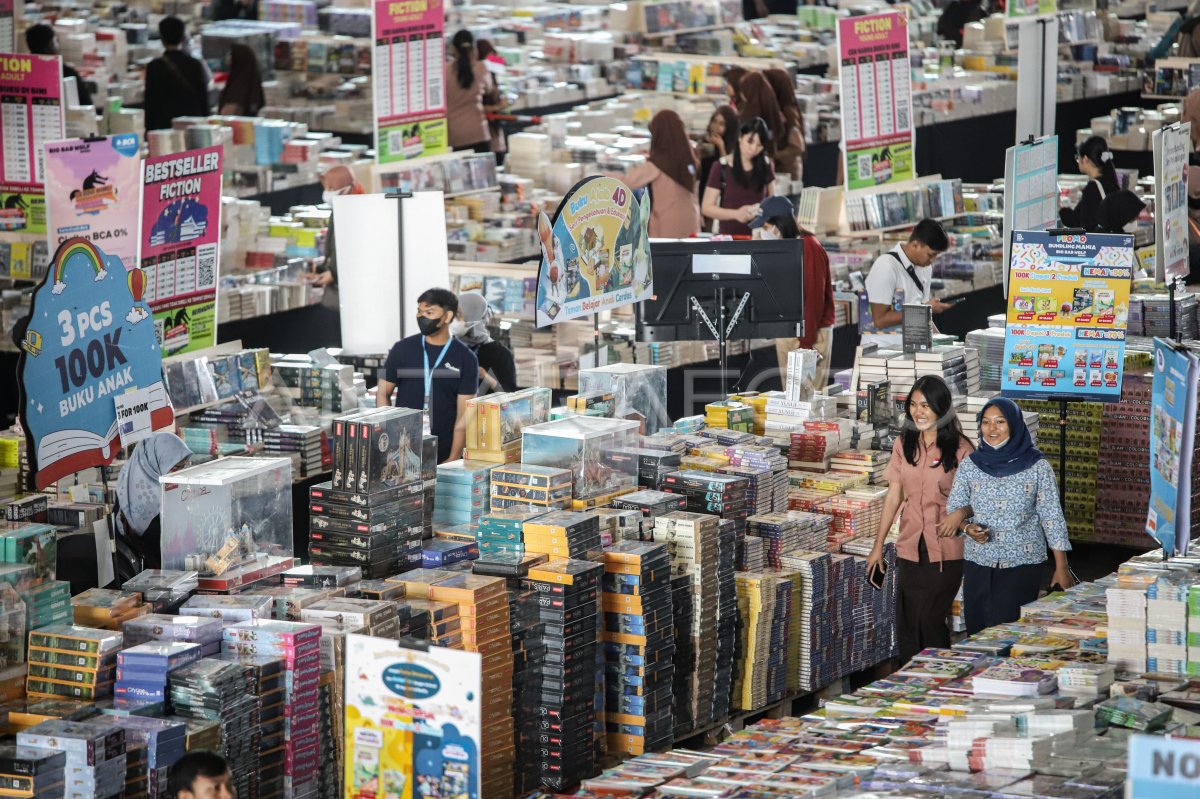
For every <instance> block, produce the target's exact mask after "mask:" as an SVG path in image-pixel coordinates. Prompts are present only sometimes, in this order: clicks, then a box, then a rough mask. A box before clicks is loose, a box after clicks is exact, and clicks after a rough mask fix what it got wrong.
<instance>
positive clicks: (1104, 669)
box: [1055, 663, 1117, 698]
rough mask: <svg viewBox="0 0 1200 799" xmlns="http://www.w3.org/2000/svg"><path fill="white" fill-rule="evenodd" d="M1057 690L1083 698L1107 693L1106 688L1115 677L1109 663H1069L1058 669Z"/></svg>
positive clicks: (1115, 674)
mask: <svg viewBox="0 0 1200 799" xmlns="http://www.w3.org/2000/svg"><path fill="white" fill-rule="evenodd" d="M1055 674H1056V675H1057V676H1058V691H1059V693H1061V694H1066V695H1068V696H1079V697H1084V698H1089V697H1100V696H1107V695H1108V688H1109V686H1110V685H1112V684H1113V682H1114V681H1115V680H1116V678H1117V670H1116V667H1115V666H1113V665H1112V664H1111V663H1070V664H1068V665H1066V666H1063V667H1062V668H1060V669H1058V670H1057V671H1056V672H1055Z"/></svg>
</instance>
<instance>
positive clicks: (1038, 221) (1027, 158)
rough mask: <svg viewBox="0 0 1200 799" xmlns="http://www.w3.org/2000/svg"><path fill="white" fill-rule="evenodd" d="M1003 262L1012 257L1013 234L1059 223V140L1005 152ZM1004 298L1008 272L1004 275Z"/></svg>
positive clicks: (1049, 140) (1050, 226)
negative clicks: (1016, 231)
mask: <svg viewBox="0 0 1200 799" xmlns="http://www.w3.org/2000/svg"><path fill="white" fill-rule="evenodd" d="M1004 196H1005V197H1006V198H1007V201H1006V202H1005V203H1004V231H1005V233H1004V256H1003V257H1004V261H1003V262H1004V263H1006V264H1007V263H1009V262H1010V261H1011V257H1012V231H1014V230H1048V229H1050V228H1052V227H1054V226H1055V225H1056V224H1058V137H1057V136H1047V137H1045V138H1044V139H1038V140H1037V141H1035V142H1033V143H1032V144H1018V145H1017V146H1016V147H1009V148H1008V149H1007V150H1006V151H1005V153H1004ZM1004 288H1005V296H1007V295H1008V272H1007V270H1006V271H1005V273H1004Z"/></svg>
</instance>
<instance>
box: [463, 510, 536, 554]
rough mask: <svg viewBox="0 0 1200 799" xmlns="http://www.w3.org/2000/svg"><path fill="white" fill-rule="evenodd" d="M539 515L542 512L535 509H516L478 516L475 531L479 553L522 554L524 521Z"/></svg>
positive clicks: (523, 549)
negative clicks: (477, 525) (477, 524)
mask: <svg viewBox="0 0 1200 799" xmlns="http://www.w3.org/2000/svg"><path fill="white" fill-rule="evenodd" d="M541 515H543V514H541V513H540V512H537V511H529V510H520V509H517V510H513V511H499V512H496V513H488V514H485V515H483V516H481V517H479V527H478V528H477V529H476V531H475V540H476V542H477V543H478V544H479V554H480V555H484V556H486V555H495V554H498V553H501V552H511V553H514V554H518V555H523V554H524V553H525V535H524V529H525V523H526V522H528V521H530V520H532V519H536V518H537V517H539V516H541Z"/></svg>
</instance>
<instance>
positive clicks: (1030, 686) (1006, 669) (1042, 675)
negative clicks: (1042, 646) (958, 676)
mask: <svg viewBox="0 0 1200 799" xmlns="http://www.w3.org/2000/svg"><path fill="white" fill-rule="evenodd" d="M971 686H972V690H973V691H974V694H975V696H981V695H982V696H987V695H992V696H1041V695H1042V694H1048V693H1052V692H1053V691H1054V689H1055V688H1057V687H1058V678H1057V677H1056V676H1055V673H1054V671H1053V670H1046V669H1040V668H1037V667H1036V666H1034V665H1033V664H1029V663H1020V662H1019V661H1017V660H1015V659H1014V660H1009V661H1005V662H1004V663H1000V664H997V665H995V666H991V667H989V668H987V669H984V670H983V671H982V672H980V673H979V674H976V675H974V676H973V677H972V678H971Z"/></svg>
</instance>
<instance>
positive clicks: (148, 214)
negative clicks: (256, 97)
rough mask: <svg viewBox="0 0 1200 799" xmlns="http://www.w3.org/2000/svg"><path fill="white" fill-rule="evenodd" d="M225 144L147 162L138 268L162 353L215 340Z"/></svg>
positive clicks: (186, 349) (189, 349) (195, 347)
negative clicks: (152, 313) (142, 272)
mask: <svg viewBox="0 0 1200 799" xmlns="http://www.w3.org/2000/svg"><path fill="white" fill-rule="evenodd" d="M222 156H223V148H221V147H220V146H217V147H208V148H205V149H203V150H189V151H188V152H185V153H177V154H175V155H162V156H158V157H155V158H150V159H148V160H147V161H146V169H145V178H144V179H143V187H142V188H143V192H144V194H143V199H142V239H141V243H142V271H144V272H145V273H146V295H147V298H148V299H149V301H150V308H151V310H153V311H154V327H155V330H156V332H157V334H158V341H159V344H160V345H161V347H162V353H163V356H164V357H165V356H167V355H177V354H179V353H184V352H192V351H194V350H200V349H204V348H206V347H211V346H213V345H214V344H216V343H217V307H216V306H217V280H218V277H219V274H220V256H221V244H220V238H221V161H222Z"/></svg>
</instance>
